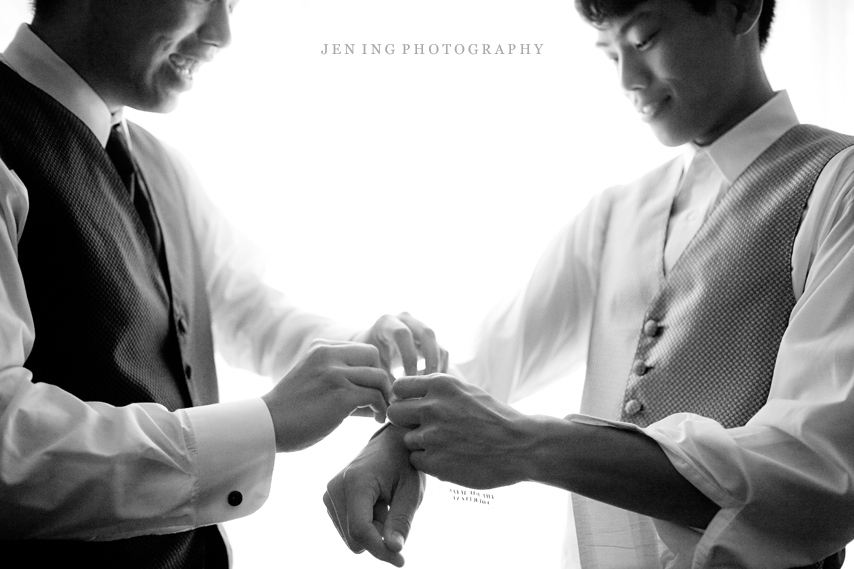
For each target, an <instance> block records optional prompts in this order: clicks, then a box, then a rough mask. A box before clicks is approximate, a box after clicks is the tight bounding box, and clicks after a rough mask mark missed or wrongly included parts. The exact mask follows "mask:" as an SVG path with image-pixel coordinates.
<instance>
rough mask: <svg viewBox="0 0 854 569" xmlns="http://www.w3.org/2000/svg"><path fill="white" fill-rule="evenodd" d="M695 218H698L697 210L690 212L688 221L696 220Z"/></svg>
mask: <svg viewBox="0 0 854 569" xmlns="http://www.w3.org/2000/svg"><path fill="white" fill-rule="evenodd" d="M695 219H697V212H696V211H692V212H690V213H689V214H688V221H694V220H695Z"/></svg>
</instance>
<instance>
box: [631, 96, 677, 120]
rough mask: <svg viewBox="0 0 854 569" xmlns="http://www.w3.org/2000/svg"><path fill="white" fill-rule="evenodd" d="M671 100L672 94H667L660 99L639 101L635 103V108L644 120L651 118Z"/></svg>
mask: <svg viewBox="0 0 854 569" xmlns="http://www.w3.org/2000/svg"><path fill="white" fill-rule="evenodd" d="M669 102H670V95H665V96H664V97H662V98H660V99H656V100H653V101H643V102H642V101H638V102H636V103H635V110H637V112H638V113H640V115H641V119H642V120H645V121H647V120H650V119H652V118H653V117H654V116H655V115H656V114H658V113H659V111H661V109H662V108H664V106H665V105H667V103H669Z"/></svg>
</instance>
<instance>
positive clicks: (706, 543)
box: [459, 92, 854, 569]
mask: <svg viewBox="0 0 854 569" xmlns="http://www.w3.org/2000/svg"><path fill="white" fill-rule="evenodd" d="M796 124H798V120H797V117H796V115H795V113H794V110H793V109H792V106H791V103H790V102H789V99H788V96H787V95H786V94H785V92H781V93H778V94H777V95H775V96H774V98H772V99H771V100H770V101H769V102H768V103H766V104H765V105H764V106H763V107H761V108H760V109H758V110H757V111H756V112H754V113H753V114H752V115H751V116H749V117H748V118H746V119H745V120H744V121H742V122H741V123H739V124H738V125H737V126H736V127H734V128H733V129H731V130H730V131H729V132H727V133H726V134H724V135H723V136H721V137H720V138H719V139H718V140H716V141H715V142H714V143H713V144H711V145H709V146H708V147H704V148H698V147H695V146H691V147H689V148H688V149H687V150H686V153H685V156H684V170H683V175H682V177H681V179H680V181H678V183H677V184H676V185H675V186H674V187H671V188H662V191H664V192H669V193H671V194H672V195H673V196H674V201H673V206H672V209H671V217H670V220H669V225H668V230H667V241H666V245H665V250H664V251H663V255H664V259H665V269H666V270H667V269H669V268H670V267H672V266H673V264H674V263H675V262H676V260H677V259H678V258H679V255H681V253H682V252H683V251H684V249H685V247H686V246H687V244H688V242H689V241H690V240H691V238H692V237H693V236H694V234H695V233H696V232H697V230H698V229H699V227H700V225H701V224H702V222H703V221H704V220H705V219H706V218H707V217H708V215H709V214H710V212H711V211H712V209H713V207H714V205H715V204H716V203H717V202H718V201H719V200H720V198H721V196H722V195H723V194H724V193H725V192H726V191H727V190H728V189H729V187H730V186H731V184H732V183H733V182H734V181H735V179H736V178H737V177H738V176H739V175H740V174H741V173H742V172H743V171H744V170H745V169H746V168H747V167H748V165H749V164H750V163H751V162H753V160H755V159H756V158H757V157H758V156H759V155H760V154H761V153H762V152H763V151H764V150H765V149H767V148H768V147H769V146H770V145H771V144H772V143H773V142H774V141H775V140H776V139H777V138H779V137H780V136H781V135H782V134H783V133H785V132H786V131H787V130H788V129H789V128H791V127H792V126H794V125H796ZM852 201H854V148H849V149H847V150H845V151H843V152H842V153H840V154H839V155H837V156H835V157H834V158H833V159H832V160H831V161H830V162H829V163H828V164H827V166H826V167H825V168H824V170H823V171H822V173H821V175H820V176H819V178H818V180H817V182H816V185H815V187H814V190H813V192H812V194H811V196H810V198H809V201H808V207H807V209H806V211H805V213H804V215H803V218H802V223H801V226H800V228H799V230H798V233H797V236H796V239H795V243H794V248H793V252H792V289H793V291H794V294H795V299H796V305H795V308H794V310H793V311H792V315H791V319H790V324H789V327H788V329H787V331H786V333H785V335H784V337H783V339H782V343H781V345H780V350H779V353H778V358H777V365H776V369H775V373H774V377H773V382H772V386H771V391H770V394H769V400H768V403H767V404H766V405H765V406H764V407H763V408H762V409H761V410H760V411H759V413H757V414H756V416H755V417H753V419H751V420H750V422H749V423H748V424H747V425H746V426H744V427H741V428H737V429H724V428H722V427H721V426H720V425H719V424H718V423H716V422H715V421H712V420H710V419H706V418H703V417H699V416H696V415H688V414H678V415H673V416H671V417H668V418H666V419H664V420H662V421H659V422H658V423H655V424H653V425H651V426H650V427H648V428H646V429H643V430H642V431H643V432H644V433H646V434H647V435H648V436H650V437H652V438H653V439H655V440H656V441H657V442H658V443H659V444H660V445H661V447H662V448H663V449H664V451H665V453H666V454H667V456H668V457H669V458H670V460H671V461H672V463H673V465H674V466H675V467H676V468H677V469H678V470H679V472H680V473H682V474H683V475H684V476H685V477H686V478H687V479H688V480H690V481H691V482H692V483H693V484H694V485H695V486H697V488H699V489H700V490H701V491H702V492H703V493H704V494H706V495H707V496H708V497H709V498H711V499H712V500H713V501H715V502H716V503H717V504H718V505H719V506H721V510H720V513H719V514H718V515H717V516H716V517H715V519H714V520H713V521H712V523H711V524H710V525H709V527H708V528H707V529H706V530H705V531H697V530H692V529H689V528H681V527H678V526H675V525H673V524H667V523H663V522H655V523H656V529H657V530H658V533H659V535H660V536H661V538H662V539H663V540H664V543H666V545H667V547H668V548H669V549H670V550H671V553H672V554H675V555H668V554H664V555H662V559H669V560H670V561H669V563H670V564H669V565H667V566H668V567H669V568H677V567H678V568H681V567H693V568H704V567H751V568H752V567H769V568H771V567H774V568H777V569H780V568H789V567H798V566H802V565H807V564H809V562H810V560H811V559H812V560H814V559H818V558H822V557H824V556H827V555H830V554H832V553H833V552H835V551H837V550H839V549H841V548H842V547H843V546H844V545H845V544H846V543H847V542H848V541H850V540H851V539H854V490H852V484H851V481H852V480H854V284H852V283H854V205H852ZM605 210H606V208H605V207H604V205H603V200H602V198H601V197H598V196H597V197H595V198H593V200H591V202H590V204H589V205H588V206H587V207H586V208H585V209H584V211H582V213H581V214H580V215H579V216H578V217H577V218H576V219H575V220H574V221H573V222H572V223H570V224H568V225H567V226H566V227H565V228H564V229H563V230H562V231H561V232H560V233H559V234H558V236H557V237H556V238H555V239H554V240H553V241H552V243H551V244H550V246H549V247H548V248H547V250H546V251H545V253H544V255H543V256H542V258H541V260H540V262H539V264H538V265H537V268H536V269H535V271H534V273H533V275H532V277H531V279H530V281H529V282H528V284H527V286H526V287H525V289H524V290H523V291H522V292H521V293H520V294H518V295H517V296H516V297H515V298H513V299H512V300H510V301H509V302H507V303H505V304H503V305H501V306H499V307H497V308H496V309H495V310H494V311H493V312H492V313H491V314H490V315H489V316H488V317H487V319H486V321H485V322H484V325H483V327H482V329H481V333H480V336H479V340H478V344H477V349H476V352H475V355H474V356H473V358H472V359H471V360H470V361H467V362H463V363H461V364H459V367H460V370H461V371H462V373H463V374H464V375H465V377H466V378H467V379H468V380H469V381H472V382H473V383H475V384H478V385H480V386H481V387H484V388H485V389H486V390H487V391H489V392H490V393H492V394H493V395H494V396H496V397H498V398H500V399H503V400H506V401H515V400H518V399H520V398H522V397H524V396H526V395H528V394H530V393H532V392H534V391H536V390H537V389H539V388H540V387H542V386H543V385H545V384H547V383H549V382H551V381H554V380H556V379H560V378H561V377H565V376H566V375H567V374H568V373H569V372H570V371H571V370H572V368H573V367H574V366H576V365H578V364H581V363H583V362H584V360H585V357H586V354H587V342H588V339H589V331H590V322H591V320H590V319H591V318H592V317H593V316H592V315H591V311H590V309H589V308H590V307H591V306H592V305H593V298H594V295H595V294H596V288H597V286H598V282H599V279H600V278H606V276H604V275H601V274H600V272H599V263H598V260H599V251H600V250H601V246H602V242H601V235H603V234H604V227H605V224H607V222H608V218H607V211H605ZM614 380H615V381H617V382H621V383H624V382H625V380H626V378H625V377H622V378H620V377H618V378H614ZM615 393H619V394H621V393H622V390H619V389H618V390H615ZM619 403H620V402H619V401H614V402H605V406H606V407H610V408H614V409H617V408H619ZM581 412H582V413H585V409H584V408H582V409H581ZM569 419H571V420H576V421H584V422H592V423H595V424H601V425H610V426H614V427H617V428H626V429H637V427H634V426H633V425H627V424H623V423H617V422H613V421H603V420H600V419H593V418H591V417H585V416H581V415H574V416H570V417H569ZM639 467H640V466H639ZM570 518H571V519H570V523H569V524H568V535H567V540H568V546H567V552H568V553H567V555H566V556H565V557H566V566H567V567H577V566H578V565H577V560H578V558H579V556H578V551H577V544H576V541H575V536H574V533H570V532H572V531H573V528H574V525H575V524H577V523H578V522H579V520H577V519H572V516H571V515H570ZM582 522H583V520H582ZM579 529H581V528H579ZM632 531H633V530H631V529H630V530H629V531H627V532H625V533H623V534H620V535H616V534H615V535H614V536H613V539H614V540H615V541H619V540H620V539H625V541H624V542H620V543H615V546H616V547H617V548H625V549H629V550H631V549H632V542H633V541H632V540H633V539H635V538H637V537H638V536H637V535H633V534H632ZM596 566H597V567H612V565H609V563H608V561H607V560H601V559H600V560H599V564H598V565H596ZM628 566H631V567H635V568H638V569H647V568H652V567H656V568H657V567H660V566H661V563H660V560H655V561H654V562H652V563H650V562H649V561H644V560H642V559H637V561H636V563H633V564H630V565H628Z"/></svg>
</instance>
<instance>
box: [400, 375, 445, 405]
mask: <svg viewBox="0 0 854 569" xmlns="http://www.w3.org/2000/svg"><path fill="white" fill-rule="evenodd" d="M434 377H435V376H432V375H427V376H416V377H401V378H399V379H398V380H397V381H395V382H394V385H393V386H392V393H393V394H394V395H395V397H397V398H398V399H417V398H421V397H424V396H426V395H427V393H428V392H429V391H430V387H431V386H432V384H433V378H434Z"/></svg>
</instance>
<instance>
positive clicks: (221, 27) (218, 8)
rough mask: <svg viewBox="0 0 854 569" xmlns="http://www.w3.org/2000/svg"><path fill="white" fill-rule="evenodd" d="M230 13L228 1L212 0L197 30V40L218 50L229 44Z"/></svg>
mask: <svg viewBox="0 0 854 569" xmlns="http://www.w3.org/2000/svg"><path fill="white" fill-rule="evenodd" d="M230 19H231V13H230V11H229V0H214V1H213V2H211V3H210V8H209V10H208V13H207V15H206V17H205V20H204V21H203V22H202V25H201V27H200V28H199V32H198V35H199V39H201V40H202V41H203V42H205V43H209V44H211V45H214V46H216V47H218V48H223V47H227V46H228V45H229V44H230V43H231V21H230Z"/></svg>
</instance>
